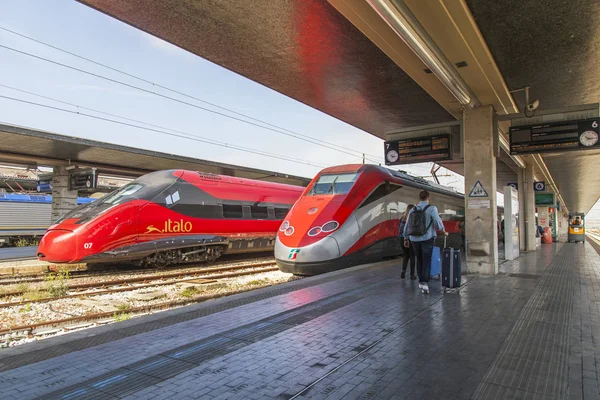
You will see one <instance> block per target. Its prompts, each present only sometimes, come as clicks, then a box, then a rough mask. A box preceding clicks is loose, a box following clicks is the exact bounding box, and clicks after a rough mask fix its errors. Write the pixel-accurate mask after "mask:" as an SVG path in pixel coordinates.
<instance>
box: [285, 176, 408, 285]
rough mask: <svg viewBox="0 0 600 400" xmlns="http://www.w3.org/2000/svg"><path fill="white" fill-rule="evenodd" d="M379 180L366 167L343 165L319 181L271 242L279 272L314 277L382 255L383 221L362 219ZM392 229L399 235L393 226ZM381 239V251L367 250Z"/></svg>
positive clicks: (296, 205)
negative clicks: (367, 202)
mask: <svg viewBox="0 0 600 400" xmlns="http://www.w3.org/2000/svg"><path fill="white" fill-rule="evenodd" d="M381 174H382V171H381V170H379V169H374V168H369V167H368V166H363V165H345V166H340V167H333V168H328V169H325V170H323V171H322V172H321V173H320V174H319V175H317V177H316V178H315V179H313V181H312V182H311V183H310V184H309V186H308V187H307V189H306V190H305V191H304V193H303V194H302V196H301V197H300V199H298V201H297V202H296V204H295V205H294V207H293V208H292V210H290V212H289V213H288V215H287V217H286V220H285V221H284V222H283V224H282V225H281V228H280V229H279V232H278V234H277V240H276V242H275V259H276V261H277V264H278V266H279V268H280V269H281V270H282V271H284V272H290V273H294V274H296V275H315V274H320V273H324V272H329V271H333V270H337V269H341V268H346V267H348V266H351V265H355V264H356V263H358V262H360V261H361V260H362V259H364V258H365V257H366V258H368V256H369V254H370V253H372V252H373V251H380V252H385V248H387V247H388V246H387V245H386V243H383V242H386V240H385V239H386V236H388V235H386V234H385V231H387V230H389V229H390V227H388V226H387V225H390V224H389V223H388V222H387V218H379V216H378V215H372V216H367V218H365V216H366V214H370V211H368V210H371V209H372V207H361V204H364V200H365V199H366V198H367V197H368V196H369V194H370V193H371V192H373V190H374V189H375V188H376V187H377V186H378V185H379V184H380V183H382V182H383V180H382V179H381V176H380V175H381ZM382 197H385V196H382ZM392 225H393V223H392ZM365 229H367V232H365ZM391 229H392V230H393V229H396V230H397V222H396V228H393V226H392V227H391ZM361 232H363V233H365V235H361ZM380 239H384V240H382V243H381V244H380V246H375V248H373V246H370V245H373V244H377V242H379V241H380Z"/></svg>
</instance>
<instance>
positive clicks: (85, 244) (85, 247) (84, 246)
mask: <svg viewBox="0 0 600 400" xmlns="http://www.w3.org/2000/svg"><path fill="white" fill-rule="evenodd" d="M83 248H84V249H88V250H89V249H91V248H92V243H84V244H83Z"/></svg>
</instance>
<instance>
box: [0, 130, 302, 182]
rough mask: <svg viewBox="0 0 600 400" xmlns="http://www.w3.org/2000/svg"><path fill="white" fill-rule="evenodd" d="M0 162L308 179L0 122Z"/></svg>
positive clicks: (121, 172)
mask: <svg viewBox="0 0 600 400" xmlns="http://www.w3.org/2000/svg"><path fill="white" fill-rule="evenodd" d="M0 163H8V164H18V165H24V166H67V165H77V166H81V167H91V168H96V169H97V170H98V173H100V174H106V175H117V176H129V177H136V176H140V175H143V174H146V173H148V172H152V171H158V170H166V169H187V170H193V171H202V172H208V173H214V174H220V175H229V176H236V177H240V178H248V179H257V180H264V181H269V182H277V183H286V184H290V185H297V186H306V185H307V184H308V183H309V182H310V178H304V177H299V176H293V175H288V174H282V173H278V172H272V171H265V170H260V169H254V168H246V167H241V166H238V165H231V164H223V163H218V162H214V161H208V160H199V159H195V158H190V157H182V156H178V155H175V154H167V153H160V152H156V151H150V150H144V149H137V148H133V147H127V146H120V145H115V144H110V143H105V142H99V141H95V140H88V139H81V138H77V137H72V136H65V135H59V134H56V133H51V132H45V131H40V130H36V129H30V128H24V127H19V126H12V125H2V124H0Z"/></svg>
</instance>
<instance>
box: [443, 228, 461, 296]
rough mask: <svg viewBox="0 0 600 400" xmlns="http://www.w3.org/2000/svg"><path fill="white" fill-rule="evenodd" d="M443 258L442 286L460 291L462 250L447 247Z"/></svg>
mask: <svg viewBox="0 0 600 400" xmlns="http://www.w3.org/2000/svg"><path fill="white" fill-rule="evenodd" d="M445 244H446V239H445V238H444V254H443V257H442V286H443V287H444V289H446V288H448V289H458V288H460V284H461V280H462V277H461V268H460V250H458V249H453V248H451V247H446V246H445Z"/></svg>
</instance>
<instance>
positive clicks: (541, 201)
mask: <svg viewBox="0 0 600 400" xmlns="http://www.w3.org/2000/svg"><path fill="white" fill-rule="evenodd" d="M535 204H536V205H540V206H542V205H548V206H553V205H554V193H536V194H535Z"/></svg>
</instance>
